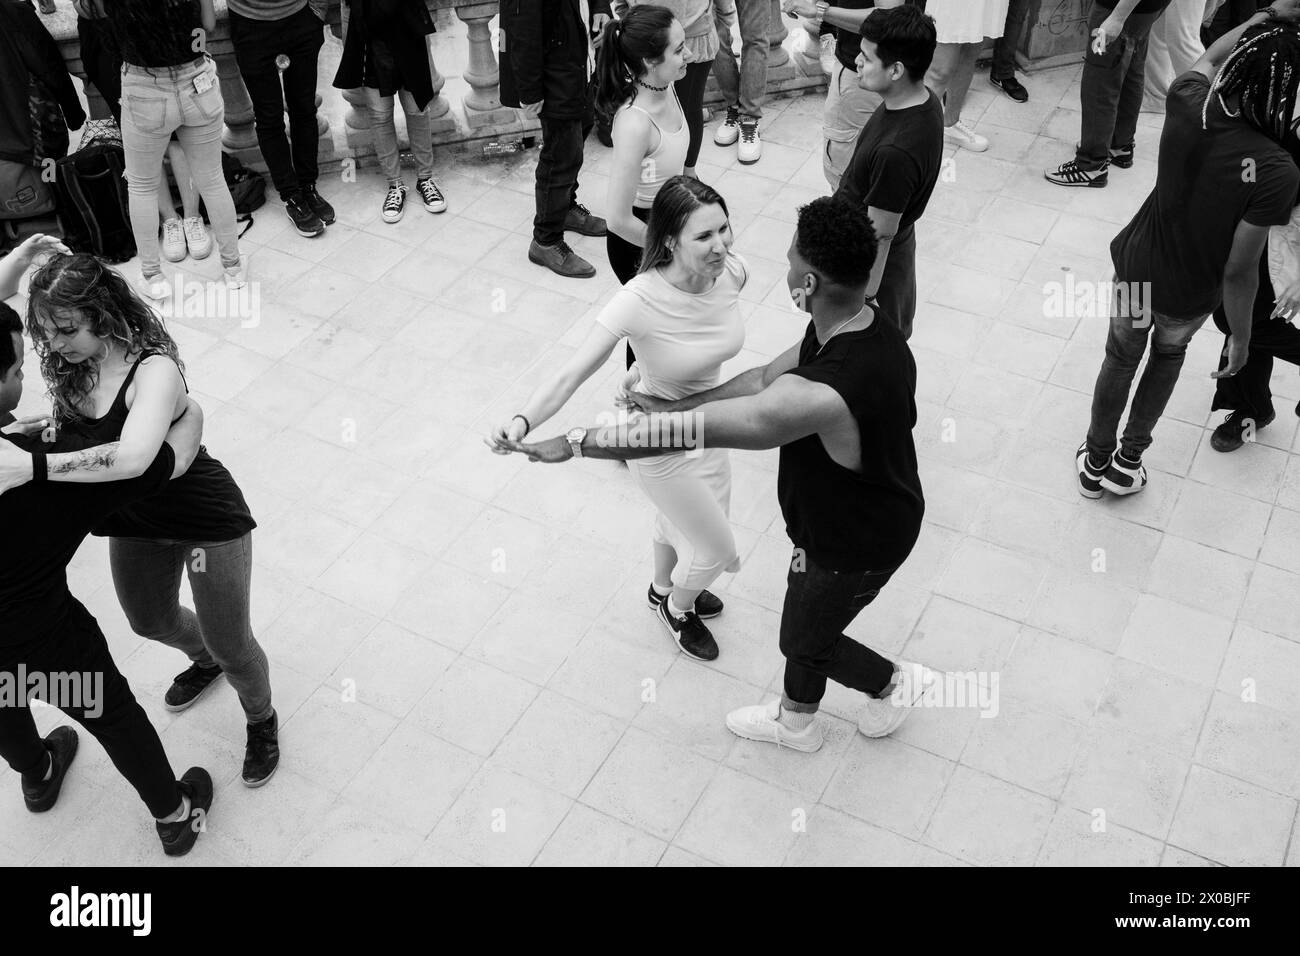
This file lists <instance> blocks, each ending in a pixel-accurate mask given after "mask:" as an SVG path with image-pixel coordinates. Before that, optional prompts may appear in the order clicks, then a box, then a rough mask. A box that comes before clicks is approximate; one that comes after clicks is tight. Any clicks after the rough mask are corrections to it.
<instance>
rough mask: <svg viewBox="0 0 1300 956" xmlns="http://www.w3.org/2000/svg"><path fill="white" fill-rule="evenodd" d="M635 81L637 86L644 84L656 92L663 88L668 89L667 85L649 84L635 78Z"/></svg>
mask: <svg viewBox="0 0 1300 956" xmlns="http://www.w3.org/2000/svg"><path fill="white" fill-rule="evenodd" d="M636 82H637V85H638V86H644V87H645V88H646V89H647V90H653V91H654V92H656V93H662V92H663V91H664V90H666V89H668V87H667V86H651V85H650V84H649V83H647V82H645V80H637V81H636Z"/></svg>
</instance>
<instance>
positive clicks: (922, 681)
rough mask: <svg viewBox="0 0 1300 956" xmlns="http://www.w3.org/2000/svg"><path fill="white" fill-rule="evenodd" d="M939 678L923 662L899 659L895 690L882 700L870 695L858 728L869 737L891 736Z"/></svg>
mask: <svg viewBox="0 0 1300 956" xmlns="http://www.w3.org/2000/svg"><path fill="white" fill-rule="evenodd" d="M938 679H939V675H938V674H936V673H935V672H934V671H932V670H930V668H928V667H925V666H924V665H922V664H913V663H910V662H908V661H899V662H898V670H897V672H896V674H895V677H894V690H893V692H892V693H890V694H889V696H887V697H882V698H880V699H879V700H877V699H876V698H874V697H868V698H867V704H866V706H865V707H864V708H863V709H862V714H861V716H860V717H858V730H859V731H860V732H861V733H862V734H863V735H864V736H866V737H888V736H889V735H890V734H892V733H893V732H894V731H895V730H897V729H898V728H899V727H900V726H901V725H902V723H903V721H905V720H907V718H908V715H909V714H911V713H912V711H913V709H915V708H916V706H917V705H918V704H920V702H921V698H922V697H923V696H924V695H925V692H926V691H927V690H929V689H930V687H932V686H933V685H934V683H935V681H937V680H938Z"/></svg>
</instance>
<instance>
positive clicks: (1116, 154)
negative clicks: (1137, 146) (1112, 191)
mask: <svg viewBox="0 0 1300 956" xmlns="http://www.w3.org/2000/svg"><path fill="white" fill-rule="evenodd" d="M1133 150H1134V147H1133V146H1129V147H1128V148H1127V149H1112V150H1110V151H1109V152H1110V164H1111V165H1112V166H1114V167H1115V168H1116V169H1129V168H1131V167H1132V166H1133Z"/></svg>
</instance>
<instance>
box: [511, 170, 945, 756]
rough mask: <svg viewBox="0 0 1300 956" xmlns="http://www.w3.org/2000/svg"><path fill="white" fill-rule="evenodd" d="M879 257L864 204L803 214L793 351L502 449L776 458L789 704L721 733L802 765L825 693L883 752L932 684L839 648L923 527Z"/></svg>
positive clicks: (848, 642)
mask: <svg viewBox="0 0 1300 956" xmlns="http://www.w3.org/2000/svg"><path fill="white" fill-rule="evenodd" d="M875 249H876V241H875V237H874V235H873V233H872V228H871V220H870V218H869V217H868V216H867V214H866V211H865V210H864V209H863V207H862V206H861V205H860V204H858V203H851V202H848V201H846V200H845V199H843V198H842V197H838V196H834V197H823V198H821V199H815V200H813V201H812V202H811V203H809V204H808V205H807V206H804V207H803V208H802V209H800V210H799V222H798V225H797V226H796V232H795V237H794V241H793V242H792V243H791V244H790V248H789V250H788V251H787V254H786V255H787V258H788V259H789V263H790V271H789V273H788V274H787V276H786V282H787V284H788V286H789V288H790V293H791V296H792V297H793V298H794V299H795V301H796V302H797V303H798V304H799V305H800V306H801V308H802V309H804V310H806V311H808V312H809V313H810V314H811V321H810V322H809V323H808V327H807V330H806V331H805V333H804V336H803V339H802V341H800V342H797V343H796V344H794V345H793V346H791V347H790V348H789V349H787V350H786V351H785V352H784V353H783V354H782V355H780V356H779V357H778V358H776V359H774V360H773V361H771V362H769V363H768V364H767V365H766V366H763V367H760V368H754V369H750V370H749V371H748V372H744V373H743V374H741V375H738V376H736V377H735V378H733V379H732V380H731V381H729V382H726V383H725V384H723V385H719V386H718V387H717V388H713V389H709V390H708V391H704V392H700V393H698V394H696V395H691V396H689V397H688V398H685V399H682V400H681V401H676V402H665V401H662V400H660V399H656V398H652V397H650V396H647V395H642V394H640V393H632V396H631V399H632V401H633V402H634V403H635V404H636V406H637V407H639V408H640V409H642V410H643V411H647V412H650V413H651V414H649V415H647V416H644V417H643V418H641V419H639V420H633V422H632V423H630V424H628V425H626V426H611V427H607V428H601V429H591V430H588V429H585V428H576V429H573V430H571V431H570V432H568V433H567V434H566V435H564V436H562V437H560V438H552V439H549V440H546V441H541V442H537V443H533V444H522V443H519V442H507V443H505V445H506V447H508V448H509V449H510V450H512V451H518V452H522V453H524V454H526V455H528V456H529V458H531V459H533V460H534V461H545V462H560V461H567V460H569V459H570V458H572V457H586V458H619V459H628V458H643V457H647V456H650V455H662V454H664V452H665V450H666V449H673V448H694V447H700V446H702V445H703V444H704V443H708V444H710V445H712V446H713V447H721V448H748V449H761V448H776V447H780V449H781V463H780V468H779V470H778V472H777V497H778V498H779V500H780V502H781V512H782V514H783V515H784V516H785V521H786V531H787V533H788V534H789V535H790V539H791V541H792V542H793V543H794V554H793V556H792V560H791V562H790V572H789V574H788V575H787V578H786V585H787V586H786V594H785V604H784V606H783V608H782V612H781V653H782V654H784V655H785V658H786V669H785V693H784V694H783V696H782V697H781V699H780V701H772V702H770V703H768V704H765V705H759V706H753V707H742V708H741V709H740V710H736V711H733V712H732V713H731V714H729V715H728V716H727V726H728V727H729V728H730V729H731V730H732V732H734V733H736V734H738V735H740V736H742V737H746V738H748V739H750V740H759V741H765V742H768V743H775V744H778V745H780V746H786V747H791V748H793V749H795V750H800V751H804V752H812V751H814V750H817V749H819V748H820V747H821V745H822V729H821V726H820V725H819V724H818V723H817V722H816V721H815V720H814V719H813V717H814V715H815V714H816V712H817V709H818V707H819V705H820V703H821V700H822V696H823V695H824V693H825V691H826V681H827V679H830V680H834V681H836V682H838V683H840V684H844V685H845V686H847V687H852V688H853V689H854V690H860V691H862V692H863V693H864V694H866V695H867V698H866V703H865V709H864V711H863V713H862V716H861V718H860V720H859V724H858V727H859V729H860V730H861V731H862V733H864V734H866V735H867V736H869V737H883V736H885V735H886V734H889V733H892V732H893V731H894V730H895V729H896V728H897V727H898V726H899V724H901V723H902V722H903V719H904V718H905V717H906V716H907V714H908V713H909V712H910V708H911V707H912V706H914V705H915V704H916V703H917V702H918V701H919V700H920V699H921V697H922V695H923V694H924V692H925V689H926V688H927V687H928V686H930V685H932V684H933V683H934V680H935V676H936V675H935V674H934V673H933V672H932V671H929V670H927V669H925V668H924V667H921V666H919V665H904V664H900V665H899V666H897V667H896V666H895V665H894V664H893V663H891V662H890V661H888V660H886V659H885V658H884V657H882V656H881V655H880V654H877V653H876V652H875V651H873V650H871V649H870V648H868V647H866V646H864V645H862V644H859V643H858V642H857V641H855V640H853V639H852V638H850V637H848V636H847V635H846V634H844V628H846V627H847V626H848V625H849V624H850V623H851V622H852V621H853V619H854V618H855V617H857V615H858V612H860V611H861V610H862V609H863V608H864V607H866V606H867V605H868V604H870V603H871V602H872V600H874V599H875V597H876V595H877V594H879V593H880V589H881V588H883V587H884V586H885V584H886V583H887V582H888V581H889V579H890V577H891V576H892V575H893V574H894V572H895V571H896V570H898V568H899V566H900V565H901V564H902V563H903V561H904V560H906V558H907V556H908V555H909V554H910V553H911V550H912V547H913V545H914V544H915V543H916V539H917V536H918V535H919V534H920V530H921V518H922V516H923V514H924V512H925V501H924V498H923V495H922V492H921V479H920V476H919V474H918V473H917V462H916V447H915V445H914V444H913V441H912V429H913V427H915V425H916V401H915V394H916V362H915V361H914V360H913V358H912V353H911V350H910V349H909V348H908V347H907V343H906V342H905V341H904V340H903V336H902V335H901V334H900V333H899V331H898V329H897V328H896V327H895V326H894V324H893V323H891V322H889V321H888V320H887V318H886V317H885V316H884V315H882V314H881V312H880V311H879V310H878V309H877V308H875V307H873V306H872V304H871V303H870V302H864V297H865V295H864V293H865V290H866V285H867V282H868V278H869V276H871V275H872V274H873V270H872V260H873V258H874V255H875ZM692 410H694V411H693V412H692V414H691V415H682V414H681V413H683V412H691V411H692ZM664 413H666V414H664Z"/></svg>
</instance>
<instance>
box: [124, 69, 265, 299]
mask: <svg viewBox="0 0 1300 956" xmlns="http://www.w3.org/2000/svg"><path fill="white" fill-rule="evenodd" d="M199 77H206V79H200V80H199V83H200V85H204V84H205V83H207V82H210V83H211V86H208V87H207V88H206V89H205V90H204V92H202V93H200V92H198V90H197V88H196V87H195V85H194V83H195V79H196V78H199ZM225 115H226V104H225V101H224V100H223V99H222V98H221V87H220V86H219V85H218V83H217V65H216V63H215V62H213V60H212V58H211V57H209V56H202V57H199V58H198V59H196V60H194V61H193V62H191V63H187V64H184V65H182V66H174V67H156V68H148V69H146V68H145V67H141V66H133V65H131V64H129V63H127V64H124V65H123V66H122V149H123V152H124V153H125V155H126V181H127V187H128V193H129V196H130V205H131V231H132V232H133V233H134V234H135V244H136V247H137V248H138V249H139V250H140V267H141V271H143V272H144V274H145V275H146V276H149V275H156V274H158V272H159V271H160V265H159V253H158V184H159V182H160V180H161V177H162V163H163V156H164V155H165V154H166V153H167V144H168V143H169V142H170V141H171V136H172V133H173V132H175V133H176V138H177V139H178V140H180V144H181V149H183V150H184V151H185V158H186V159H187V160H189V164H190V178H191V179H192V180H193V182H194V188H195V189H197V190H198V192H199V195H200V196H201V197H203V204H204V205H205V206H207V210H208V218H209V219H210V220H211V222H212V232H213V234H214V235H215V236H216V239H217V248H218V249H219V250H220V251H221V264H222V265H225V266H234V265H238V264H239V237H238V233H237V230H236V228H235V201H234V200H233V199H231V198H230V189H229V188H228V187H227V186H226V178H225V176H224V175H223V174H222V172H221V130H222V125H223V122H224V120H225Z"/></svg>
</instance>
